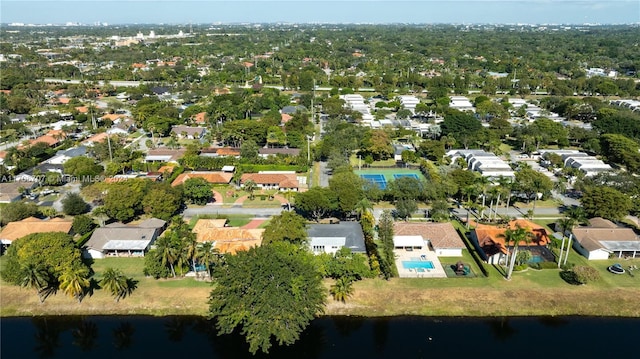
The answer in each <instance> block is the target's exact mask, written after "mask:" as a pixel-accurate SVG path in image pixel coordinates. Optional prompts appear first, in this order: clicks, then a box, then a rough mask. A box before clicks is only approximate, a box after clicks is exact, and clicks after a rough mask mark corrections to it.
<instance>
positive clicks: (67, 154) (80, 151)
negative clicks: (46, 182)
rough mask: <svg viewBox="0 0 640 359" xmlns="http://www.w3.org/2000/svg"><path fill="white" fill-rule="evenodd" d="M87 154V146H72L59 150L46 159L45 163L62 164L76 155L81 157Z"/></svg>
mask: <svg viewBox="0 0 640 359" xmlns="http://www.w3.org/2000/svg"><path fill="white" fill-rule="evenodd" d="M86 155H87V147H86V146H78V147H72V148H69V149H66V150H60V151H58V152H57V153H56V154H55V156H53V157H51V158H49V159H48V160H46V161H45V163H50V164H58V165H61V164H64V163H65V162H67V161H68V160H70V159H72V158H74V157H80V156H86Z"/></svg>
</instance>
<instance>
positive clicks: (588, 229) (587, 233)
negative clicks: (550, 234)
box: [572, 217, 640, 260]
mask: <svg viewBox="0 0 640 359" xmlns="http://www.w3.org/2000/svg"><path fill="white" fill-rule="evenodd" d="M572 233H573V238H574V241H573V248H574V249H575V250H576V251H577V252H578V253H580V254H582V255H583V256H585V257H586V258H587V259H588V260H601V259H609V258H610V257H612V256H614V257H617V258H623V257H624V258H640V236H638V234H637V233H636V232H635V231H634V230H633V229H631V228H628V227H622V226H619V225H617V224H615V223H613V222H611V221H610V220H608V219H604V218H600V217H596V218H591V219H590V220H589V225H588V226H580V227H575V228H573V230H572Z"/></svg>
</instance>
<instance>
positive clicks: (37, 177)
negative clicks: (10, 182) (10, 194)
mask: <svg viewBox="0 0 640 359" xmlns="http://www.w3.org/2000/svg"><path fill="white" fill-rule="evenodd" d="M49 172H57V173H59V174H60V175H62V174H63V173H64V166H63V165H62V164H58V163H46V162H43V163H41V164H39V165H37V166H35V167H33V168H30V169H28V170H26V171H24V172H22V173H20V174H18V175H16V177H15V179H14V180H15V181H26V182H41V181H43V179H44V176H45V175H46V174H47V173H49Z"/></svg>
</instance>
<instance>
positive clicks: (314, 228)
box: [307, 222, 366, 253]
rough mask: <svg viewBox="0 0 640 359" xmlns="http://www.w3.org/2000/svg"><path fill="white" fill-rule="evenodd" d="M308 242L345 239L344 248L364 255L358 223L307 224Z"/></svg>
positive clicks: (362, 235)
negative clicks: (319, 239)
mask: <svg viewBox="0 0 640 359" xmlns="http://www.w3.org/2000/svg"><path fill="white" fill-rule="evenodd" d="M307 236H308V237H309V242H310V243H313V239H314V238H324V239H322V241H326V238H345V244H344V246H345V247H347V248H349V249H351V251H352V252H354V253H365V252H366V248H365V246H364V233H363V232H362V227H361V226H360V223H358V222H340V223H334V224H309V225H308V226H307Z"/></svg>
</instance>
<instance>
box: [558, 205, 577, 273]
mask: <svg viewBox="0 0 640 359" xmlns="http://www.w3.org/2000/svg"><path fill="white" fill-rule="evenodd" d="M576 222H577V221H576V220H575V219H573V218H569V217H566V218H560V219H559V220H558V226H559V227H560V228H562V245H561V246H560V255H559V256H558V268H560V263H561V262H562V252H563V250H564V239H565V235H564V234H565V232H566V231H567V230H569V231H570V234H569V242H571V236H573V233H571V231H572V229H573V227H574V226H575V225H576ZM568 256H569V248H567V257H568Z"/></svg>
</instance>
